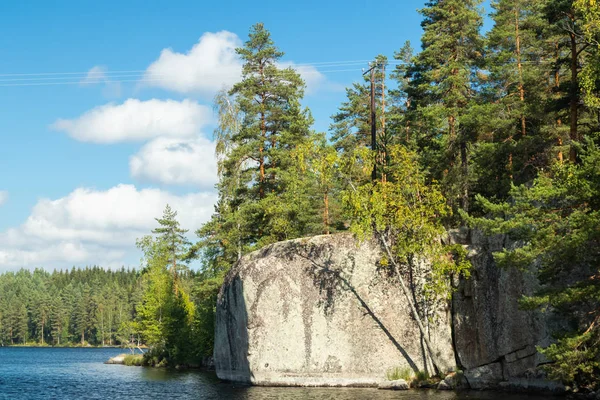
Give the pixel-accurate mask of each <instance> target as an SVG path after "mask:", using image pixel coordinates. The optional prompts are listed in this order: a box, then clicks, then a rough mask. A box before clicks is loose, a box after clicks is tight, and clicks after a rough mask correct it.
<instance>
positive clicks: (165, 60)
mask: <svg viewBox="0 0 600 400" xmlns="http://www.w3.org/2000/svg"><path fill="white" fill-rule="evenodd" d="M241 44H242V42H241V40H240V38H239V37H238V36H237V35H236V34H234V33H231V32H227V31H221V32H217V33H211V32H207V33H205V34H203V35H202V36H201V37H200V39H199V40H198V43H196V44H195V45H194V46H193V47H192V49H191V50H190V51H188V52H187V53H185V54H183V53H177V52H174V51H173V50H171V49H164V50H163V51H162V52H161V53H160V57H159V58H158V59H157V60H156V61H154V62H153V63H152V64H151V65H150V66H149V67H148V69H147V70H146V74H145V76H144V78H143V79H142V82H144V84H145V85H148V86H154V87H160V88H163V89H167V90H172V91H175V92H179V93H200V94H203V95H206V96H212V95H213V94H214V93H215V92H217V91H218V90H220V89H221V88H223V87H229V86H231V85H233V84H234V83H235V82H237V81H238V80H239V78H240V73H241V69H242V63H241V62H240V60H239V58H238V56H237V54H236V53H235V49H236V48H237V47H240V46H241Z"/></svg>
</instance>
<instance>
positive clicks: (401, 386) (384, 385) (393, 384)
mask: <svg viewBox="0 0 600 400" xmlns="http://www.w3.org/2000/svg"><path fill="white" fill-rule="evenodd" d="M377 389H382V390H409V389H410V386H409V385H408V383H407V382H406V381H405V380H404V379H397V380H395V381H383V382H380V383H379V385H377Z"/></svg>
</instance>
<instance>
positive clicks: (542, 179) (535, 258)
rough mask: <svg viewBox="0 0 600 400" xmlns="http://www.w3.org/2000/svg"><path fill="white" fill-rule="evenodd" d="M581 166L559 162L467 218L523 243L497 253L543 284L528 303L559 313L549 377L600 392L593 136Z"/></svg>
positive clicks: (599, 187)
mask: <svg viewBox="0 0 600 400" xmlns="http://www.w3.org/2000/svg"><path fill="white" fill-rule="evenodd" d="M580 156H581V157H582V162H581V165H574V164H558V163H557V164H555V165H554V166H553V168H552V169H551V170H550V171H547V172H545V173H543V174H541V175H540V176H539V177H538V178H537V179H536V180H535V181H534V182H533V185H531V186H529V185H527V186H526V185H521V186H518V187H514V188H513V190H512V191H511V195H512V196H511V199H510V201H507V202H503V203H494V202H490V201H489V200H487V199H484V198H483V197H481V196H480V197H479V198H478V201H479V202H481V203H482V206H483V208H484V210H485V211H486V213H487V214H486V217H485V218H469V221H470V223H471V224H473V225H474V226H476V227H479V228H481V229H483V230H484V231H485V232H486V233H488V234H497V233H502V234H507V235H509V237H510V238H511V239H512V240H514V241H515V242H516V243H517V244H520V245H518V246H515V247H513V248H510V249H504V250H503V251H501V252H498V253H496V254H494V257H495V259H496V262H497V263H498V264H499V266H500V267H501V268H517V269H519V270H522V271H530V272H533V273H534V274H535V276H536V277H537V278H538V279H539V280H540V282H541V287H540V290H539V291H538V292H537V293H535V295H534V296H530V297H527V298H524V299H523V300H522V302H521V305H522V306H523V307H524V308H526V309H539V310H541V311H542V312H546V313H555V314H558V315H559V316H560V318H561V321H563V323H562V324H561V326H560V327H555V328H554V331H553V332H552V334H553V335H554V336H555V338H556V339H557V341H556V342H555V343H553V344H551V345H550V346H548V347H546V348H540V349H538V350H540V351H541V353H542V354H544V355H545V356H546V357H547V358H549V360H550V361H552V362H550V363H547V364H545V365H544V368H545V369H546V370H547V371H548V372H549V376H550V378H552V379H558V380H562V381H563V382H564V383H565V384H566V385H570V386H572V387H573V386H574V387H575V388H578V389H589V390H595V389H597V388H598V387H599V382H598V379H597V378H598V376H599V374H600V267H599V266H600V230H599V229H598V226H600V170H599V169H598V165H600V148H599V147H598V145H597V144H595V143H594V142H593V141H591V140H589V139H588V140H587V141H586V148H585V149H584V150H583V151H582V152H581V153H580Z"/></svg>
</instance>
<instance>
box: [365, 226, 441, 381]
mask: <svg viewBox="0 0 600 400" xmlns="http://www.w3.org/2000/svg"><path fill="white" fill-rule="evenodd" d="M375 233H376V235H377V236H378V238H379V241H380V242H381V244H382V246H383V249H384V250H385V253H386V254H387V256H388V258H389V261H390V262H391V264H392V267H393V268H394V273H395V275H396V277H397V278H398V282H399V283H400V288H401V289H402V293H403V294H404V297H405V298H406V301H407V303H408V305H409V307H410V311H411V313H412V315H413V318H414V319H415V321H416V322H417V326H418V327H419V331H420V333H421V336H422V337H423V340H424V341H425V344H426V345H427V350H428V352H429V356H430V357H431V362H432V363H433V367H434V368H435V370H436V372H437V373H440V372H443V371H442V368H441V363H440V361H439V360H438V357H437V353H436V352H435V350H434V347H433V345H432V344H431V341H430V340H429V336H428V335H427V331H426V330H425V326H424V325H423V322H422V321H421V317H420V316H419V312H418V311H417V307H416V306H415V303H414V301H413V299H412V297H411V295H410V290H409V289H408V286H407V285H406V283H405V282H404V278H403V277H402V275H401V274H400V268H399V266H398V263H397V262H396V260H395V259H394V256H393V254H392V251H391V250H390V247H389V245H388V243H387V241H386V240H385V238H384V237H383V234H382V233H381V232H379V231H377V230H376V231H375ZM425 362H427V361H426V360H425Z"/></svg>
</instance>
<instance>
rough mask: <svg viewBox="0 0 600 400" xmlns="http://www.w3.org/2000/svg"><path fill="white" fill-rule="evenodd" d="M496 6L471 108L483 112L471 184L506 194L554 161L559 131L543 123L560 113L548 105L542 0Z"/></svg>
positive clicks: (486, 191)
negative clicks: (548, 127) (483, 66)
mask: <svg viewBox="0 0 600 400" xmlns="http://www.w3.org/2000/svg"><path fill="white" fill-rule="evenodd" d="M492 6H493V8H494V12H493V13H492V15H491V16H492V18H493V19H494V26H493V28H492V29H491V30H490V31H489V32H488V34H487V39H488V42H487V44H488V46H487V52H486V60H485V70H486V71H487V72H486V73H481V74H480V76H481V79H480V81H481V83H480V86H481V89H480V94H479V98H480V101H479V103H480V104H478V105H477V106H475V107H474V110H475V113H472V114H475V115H478V116H479V117H477V118H475V119H474V121H473V122H474V124H475V129H476V130H477V131H478V135H477V143H476V144H475V145H474V146H473V147H474V152H473V162H474V172H475V174H474V175H475V182H474V186H473V189H474V190H475V191H476V192H477V193H479V194H482V195H484V196H487V197H490V198H491V197H495V198H498V199H504V198H506V197H507V196H508V192H509V190H510V186H511V184H513V183H514V184H520V183H525V182H530V181H531V180H532V179H533V178H535V176H536V175H537V171H538V169H539V168H543V167H546V166H548V165H549V164H550V163H551V160H552V158H553V156H552V154H551V152H552V150H553V147H554V146H553V145H554V143H555V140H556V139H555V137H554V136H555V133H553V132H552V131H549V130H548V129H544V126H547V125H550V126H551V125H553V124H554V123H555V121H556V118H555V116H553V115H552V113H548V112H547V110H546V108H545V106H544V105H545V104H546V103H547V101H548V97H549V95H550V93H549V86H548V79H547V71H548V63H547V62H544V55H545V54H546V53H547V51H548V49H550V47H548V46H547V44H546V43H545V42H544V41H543V39H542V32H543V30H544V29H545V23H544V20H543V13H542V4H541V3H540V2H539V1H532V0H500V1H496V2H494V3H492Z"/></svg>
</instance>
